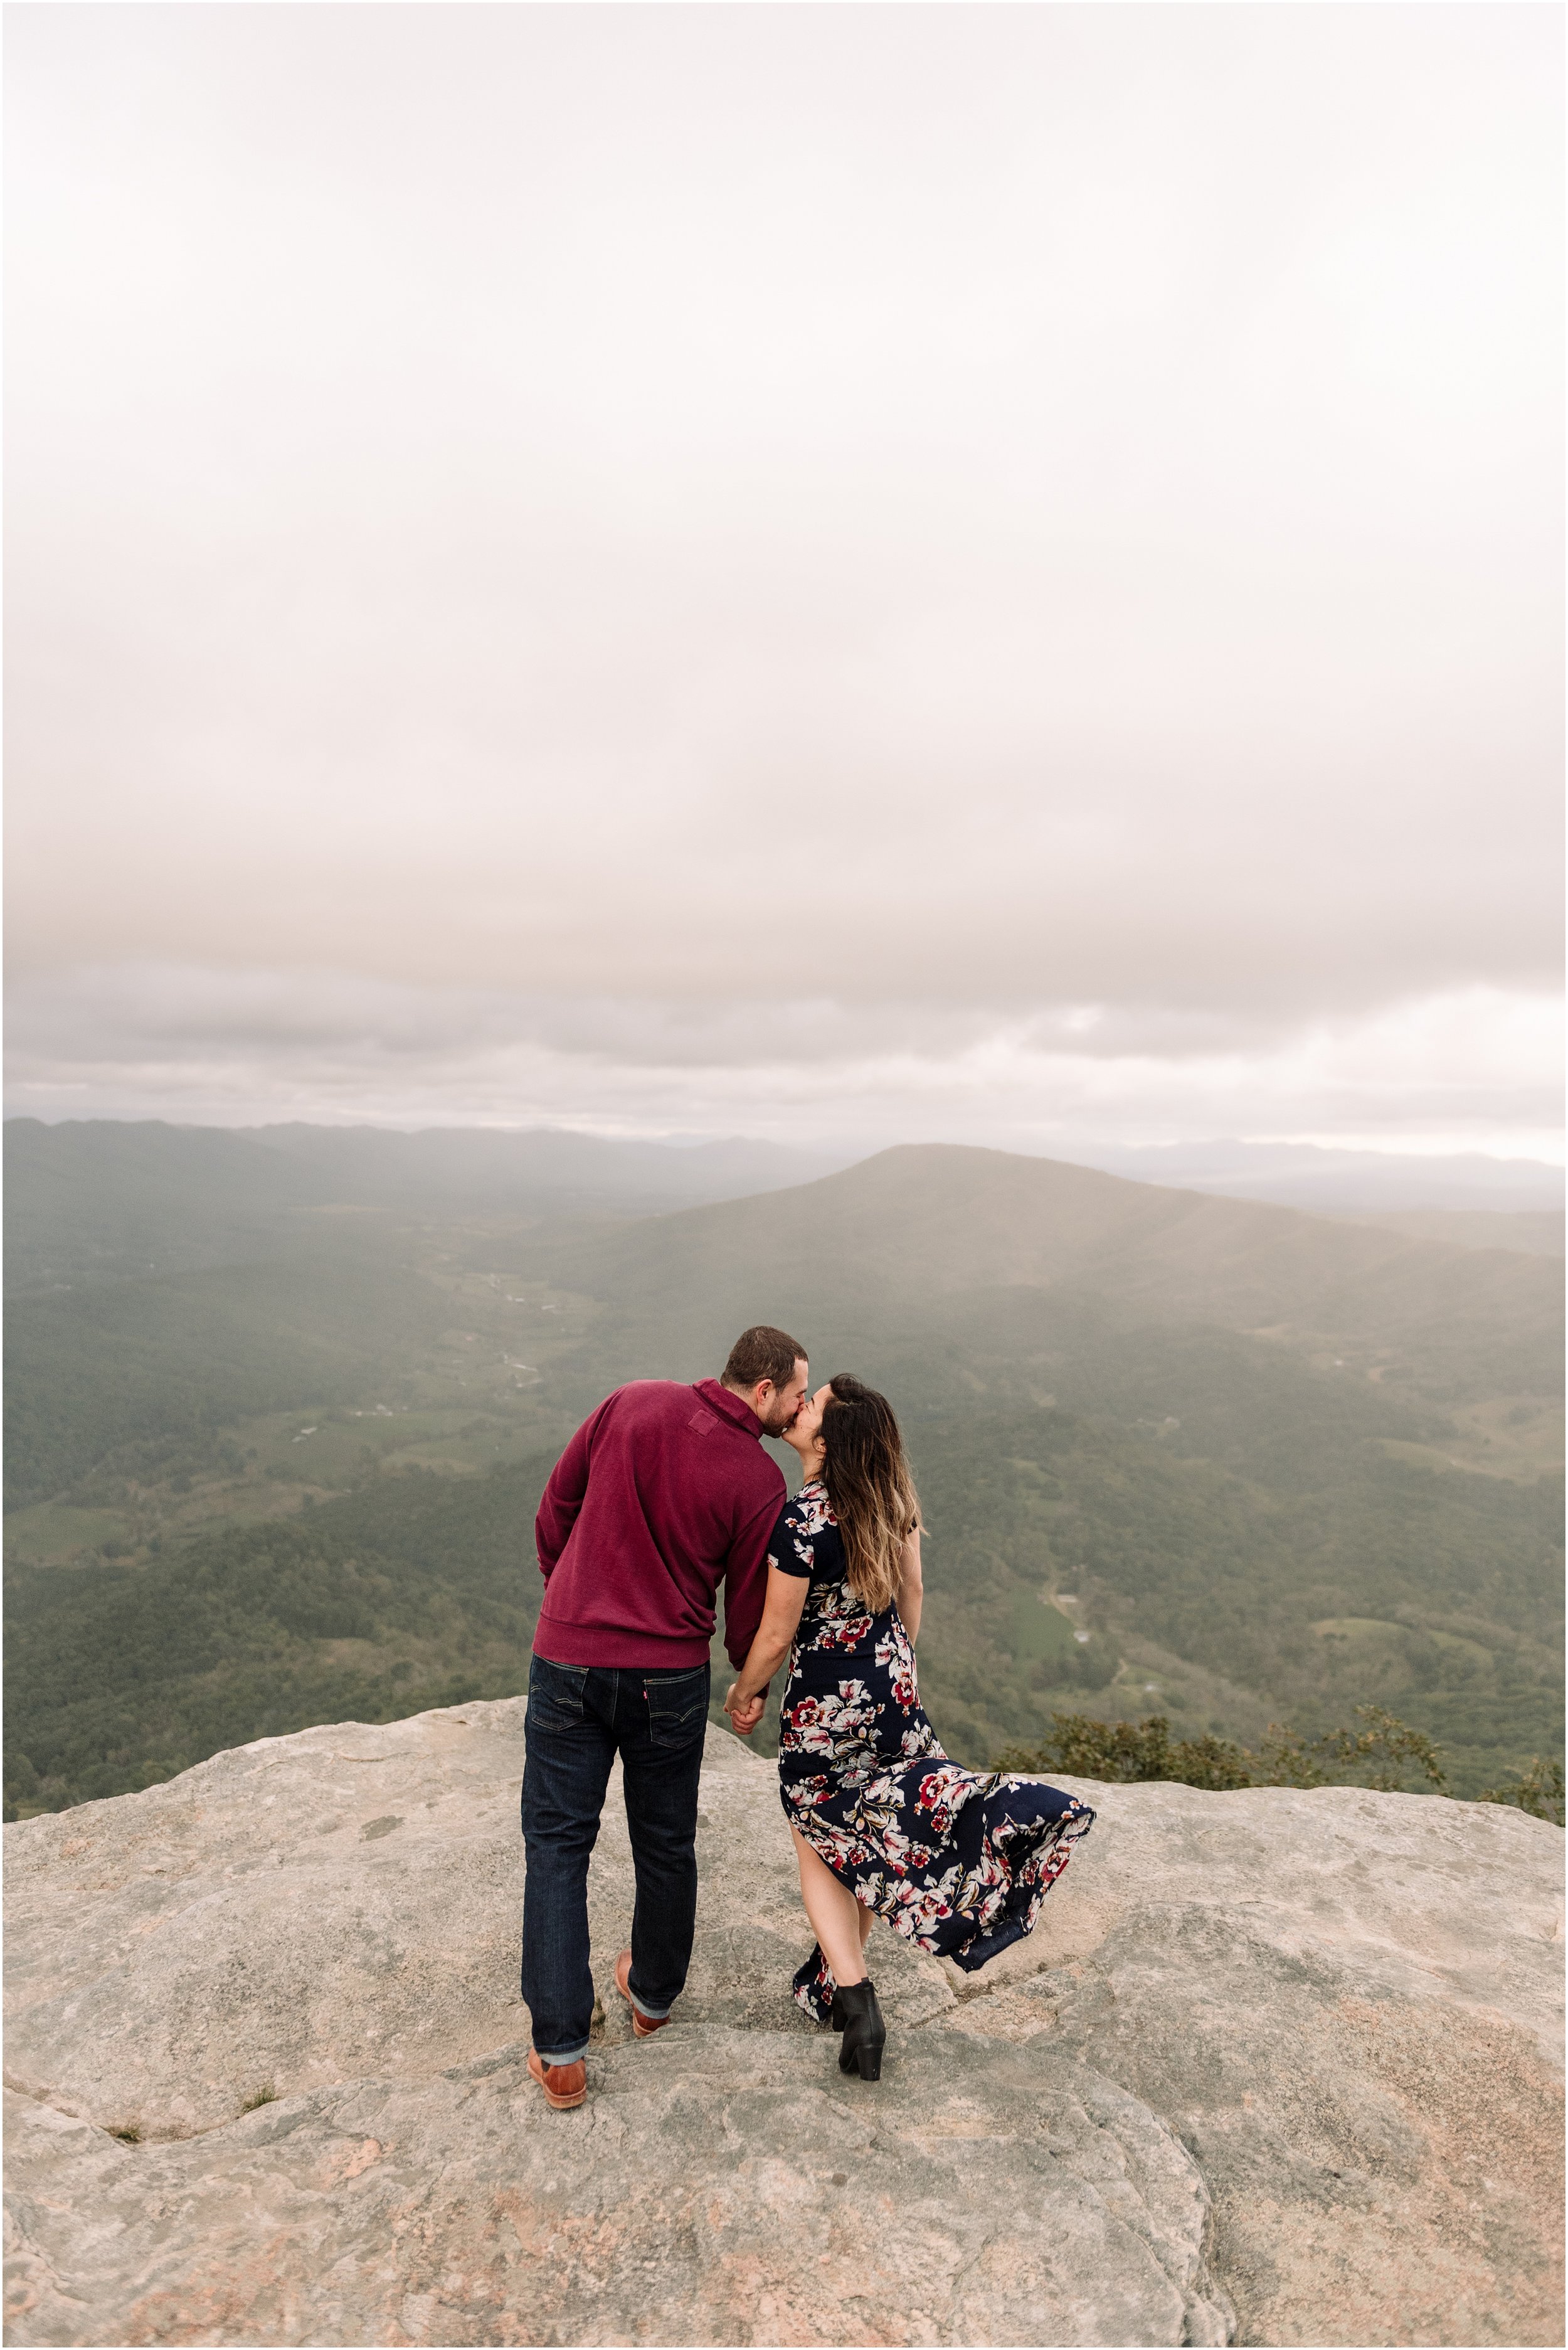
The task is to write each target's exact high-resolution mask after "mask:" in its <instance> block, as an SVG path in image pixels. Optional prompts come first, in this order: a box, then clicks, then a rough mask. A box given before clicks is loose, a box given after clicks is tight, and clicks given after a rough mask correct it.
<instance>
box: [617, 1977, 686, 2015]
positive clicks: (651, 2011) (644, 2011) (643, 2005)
mask: <svg viewBox="0 0 1568 2350" xmlns="http://www.w3.org/2000/svg"><path fill="white" fill-rule="evenodd" d="M626 1995H627V1997H628V1999H629V2000H630V2002H631V2003H632V2005H633V2007H635V2008H636V2010H637V2012H638V2013H639V2015H640V2016H644V2017H646V2019H647V2021H648V2022H649V2023H663V2022H665V2020H666V2019H667V2018H668V2017H669V2016H670V2014H671V2013H672V2012H674V2007H675V2002H674V2001H673V2000H671V2001H670V2005H669V2006H668V2007H649V2003H648V2002H647V2001H646V2000H645V1999H639V1997H638V1995H637V1993H636V1992H635V1991H633V1990H632V1988H631V1985H630V1984H629V1983H628V1985H627V1990H626Z"/></svg>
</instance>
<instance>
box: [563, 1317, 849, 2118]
mask: <svg viewBox="0 0 1568 2350" xmlns="http://www.w3.org/2000/svg"><path fill="white" fill-rule="evenodd" d="M805 1392H806V1362H805V1349H804V1348H803V1347H800V1346H798V1345H797V1344H796V1342H795V1341H794V1339H793V1338H792V1337H790V1336H789V1335H788V1333H787V1332H786V1331H784V1330H774V1329H772V1328H770V1327H769V1326H767V1325H766V1324H759V1325H758V1326H756V1327H755V1328H753V1329H751V1330H745V1331H742V1334H741V1336H740V1337H739V1338H737V1339H736V1341H735V1344H734V1346H733V1347H732V1348H731V1350H730V1359H729V1361H728V1362H727V1363H726V1364H725V1366H724V1374H723V1377H722V1379H699V1380H698V1382H697V1384H696V1385H695V1386H694V1387H680V1386H677V1385H676V1384H675V1382H674V1381H673V1380H669V1379H637V1380H634V1381H633V1383H632V1385H631V1386H630V1387H625V1388H617V1389H616V1391H615V1393H614V1395H612V1396H609V1397H607V1399H606V1400H605V1401H604V1402H603V1403H601V1404H600V1406H599V1407H598V1409H597V1411H595V1412H593V1413H591V1414H590V1415H589V1417H588V1418H587V1419H586V1420H585V1421H584V1422H583V1425H582V1426H581V1428H579V1429H578V1430H577V1432H576V1436H574V1437H573V1439H572V1440H571V1442H570V1443H569V1444H568V1445H567V1447H566V1451H565V1452H563V1453H562V1455H561V1457H560V1459H559V1461H557V1462H556V1466H555V1469H554V1471H553V1472H552V1474H551V1477H550V1482H549V1483H548V1484H547V1485H546V1486H545V1496H544V1499H543V1501H542V1502H541V1503H540V1504H539V1514H538V1517H537V1519H536V1520H535V1541H536V1543H537V1545H538V1552H539V1567H540V1572H541V1573H542V1574H543V1575H544V1577H545V1600H544V1605H543V1607H541V1608H540V1611H539V1624H538V1629H537V1630H536V1632H535V1635H534V1655H533V1659H532V1661H531V1663H530V1666H529V1672H528V1715H527V1735H528V1749H527V1759H526V1762H525V1763H524V1773H523V1837H524V1846H525V1848H526V1852H527V1863H528V1867H527V1877H526V1882H525V1884H524V1895H523V1997H524V2000H525V2001H526V2002H527V2004H528V2008H529V2011H530V2013H531V2015H532V2018H533V2039H534V2045H533V2048H532V2049H531V2051H530V2052H529V2057H528V2069H529V2071H530V2072H531V2073H532V2074H533V2075H534V2077H535V2080H536V2081H537V2082H538V2083H539V2084H540V2085H541V2087H542V2088H543V2089H544V2092H545V2096H546V2098H547V2099H548V2100H549V2102H550V2104H551V2105H552V2106H580V2105H581V2104H582V2102H583V2100H584V2098H585V2097H586V2096H587V2064H586V2061H585V2060H586V2058H587V2046H588V2027H589V2024H590V2023H591V2022H592V2020H593V2012H594V1982H593V1975H592V1972H591V1970H590V1967H589V1962H588V1898H587V1888H588V1858H589V1855H590V1854H591V1853H592V1851H593V1848H594V1843H595V1840H596V1838H597V1835H598V1832H599V1818H600V1815H601V1814H602V1812H603V1810H604V1800H605V1791H606V1789H607V1786H608V1784H609V1774H610V1765H611V1764H612V1763H613V1762H614V1761H615V1758H616V1756H617V1755H619V1756H620V1759H621V1776H622V1783H623V1791H624V1794H625V1797H626V1817H627V1825H628V1828H629V1830H630V1832H631V1852H632V1860H633V1863H634V1865H635V1868H636V1873H637V1902H636V1907H635V1908H634V1910H633V1913H632V1921H631V1947H630V1949H629V1950H623V1951H622V1952H621V1954H620V1957H619V1958H618V1960H617V1961H616V1970H615V1981H616V1988H617V1990H618V1991H619V1992H620V1994H621V1996H622V1997H623V1998H624V1999H625V2000H626V2002H627V2003H628V2006H629V2008H630V2010H631V2022H632V2030H633V2032H634V2033H635V2034H636V2036H637V2037H638V2038H639V2040H646V2039H648V2038H649V2036H650V2035H651V2034H652V2033H655V2032H658V2031H659V2030H661V2029H662V2027H663V2025H664V2024H665V2023H666V2022H668V2020H669V2016H670V2009H671V2008H672V2007H673V2006H674V2004H675V2002H676V2000H677V1999H678V1998H679V1997H680V1992H681V1990H682V1989H683V1987H684V1985H685V1981H686V1970H687V1967H688V1965H689V1964H690V1962H691V1935H692V1930H693V1928H694V1926H695V1924H696V1918H697V1783H698V1779H699V1777H700V1775H701V1768H702V1746H703V1741H704V1738H705V1736H706V1732H707V1727H708V1682H709V1667H708V1654H709V1644H710V1642H711V1639H712V1638H713V1622H714V1599H715V1596H716V1595H717V1592H718V1588H719V1586H720V1584H721V1583H722V1584H723V1586H724V1646H725V1648H727V1649H728V1650H729V1654H730V1659H731V1662H732V1664H734V1665H736V1666H737V1667H738V1666H740V1665H742V1664H743V1663H744V1661H745V1658H746V1652H747V1650H748V1649H749V1648H750V1647H751V1644H752V1639H753V1635H754V1633H755V1631H756V1628H757V1626H758V1623H759V1622H760V1621H761V1618H762V1612H763V1596H764V1594H765V1592H766V1589H767V1552H768V1542H769V1538H770V1536H771V1535H772V1534H773V1531H774V1526H775V1524H776V1523H777V1522H778V1514H779V1512H780V1510H781V1509H782V1508H783V1506H784V1476H783V1473H782V1472H781V1471H780V1470H779V1469H778V1467H777V1466H776V1464H775V1463H774V1461H772V1460H770V1459H769V1457H768V1455H767V1454H766V1453H765V1452H764V1451H763V1449H762V1446H761V1444H760V1442H759V1439H760V1438H762V1437H763V1436H782V1435H783V1433H784V1430H785V1429H786V1428H789V1427H791V1426H792V1425H793V1423H794V1418H795V1415H796V1413H797V1412H798V1411H799V1409H800V1407H801V1403H802V1400H803V1399H804V1398H805Z"/></svg>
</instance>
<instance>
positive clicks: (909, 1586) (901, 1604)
mask: <svg viewBox="0 0 1568 2350" xmlns="http://www.w3.org/2000/svg"><path fill="white" fill-rule="evenodd" d="M924 1596H925V1586H924V1585H923V1584H922V1583H921V1581H920V1529H919V1526H911V1527H910V1529H909V1534H907V1535H906V1536H905V1539H904V1555H903V1558H902V1560H901V1561H900V1563H899V1579H898V1615H899V1618H900V1620H901V1622H902V1624H903V1627H904V1629H905V1631H906V1632H908V1634H909V1638H910V1639H911V1640H918V1639H919V1636H920V1602H921V1600H922V1598H923V1597H924Z"/></svg>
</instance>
